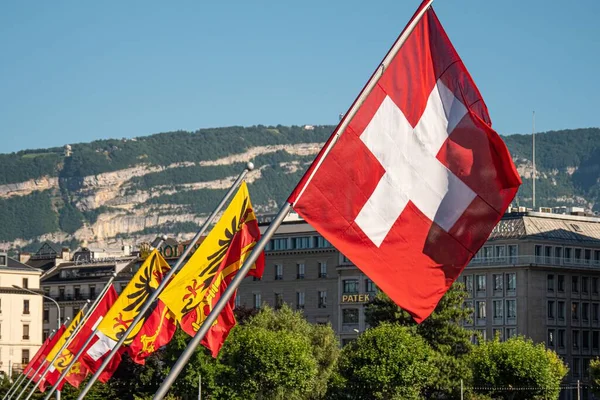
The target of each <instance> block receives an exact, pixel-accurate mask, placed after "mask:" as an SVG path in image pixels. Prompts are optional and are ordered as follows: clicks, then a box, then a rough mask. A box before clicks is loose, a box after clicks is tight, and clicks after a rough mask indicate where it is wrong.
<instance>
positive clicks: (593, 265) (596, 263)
mask: <svg viewBox="0 0 600 400" xmlns="http://www.w3.org/2000/svg"><path fill="white" fill-rule="evenodd" d="M511 265H543V266H548V267H553V266H556V267H577V268H582V269H586V268H589V269H597V268H600V260H586V259H583V258H579V259H575V258H565V257H546V256H536V255H533V254H532V255H520V256H505V257H479V258H474V259H472V260H471V262H470V263H469V265H468V266H469V267H473V268H475V267H481V266H484V267H485V266H490V267H491V266H494V267H497V266H511Z"/></svg>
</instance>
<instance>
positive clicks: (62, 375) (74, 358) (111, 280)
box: [44, 272, 117, 400]
mask: <svg viewBox="0 0 600 400" xmlns="http://www.w3.org/2000/svg"><path fill="white" fill-rule="evenodd" d="M116 277H117V273H116V272H114V273H113V276H112V277H111V278H110V279H109V281H108V282H107V283H106V288H107V289H106V290H104V291H103V292H104V295H106V293H107V292H108V290H109V289H110V285H112V283H113V281H114V280H115V278H116ZM104 295H102V296H101V297H99V298H103V297H104ZM90 315H91V314H90ZM96 332H98V327H97V326H96V328H95V329H94V332H92V334H91V335H90V336H89V337H88V338H87V340H86V341H85V343H84V345H83V346H82V347H81V348H80V349H79V351H77V354H75V356H74V357H73V359H72V360H71V362H70V363H69V365H67V367H66V368H65V369H64V370H63V372H62V374H61V375H60V377H59V378H58V380H57V381H56V383H55V384H54V386H52V388H51V389H50V390H49V392H48V395H47V396H46V397H45V398H44V400H49V399H50V396H52V393H54V392H55V391H56V389H58V385H60V383H61V382H62V381H63V379H65V377H66V376H67V375H68V374H69V371H70V370H71V367H72V366H73V365H74V364H75V362H77V360H79V357H81V355H82V354H83V352H84V351H85V350H86V348H87V346H88V345H89V344H90V342H91V341H92V339H94V337H95V336H96Z"/></svg>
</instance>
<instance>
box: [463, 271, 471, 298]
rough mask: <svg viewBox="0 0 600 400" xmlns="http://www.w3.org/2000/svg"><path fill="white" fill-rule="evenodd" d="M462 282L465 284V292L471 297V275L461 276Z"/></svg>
mask: <svg viewBox="0 0 600 400" xmlns="http://www.w3.org/2000/svg"><path fill="white" fill-rule="evenodd" d="M463 282H464V284H465V290H466V291H467V293H469V296H473V275H465V276H463Z"/></svg>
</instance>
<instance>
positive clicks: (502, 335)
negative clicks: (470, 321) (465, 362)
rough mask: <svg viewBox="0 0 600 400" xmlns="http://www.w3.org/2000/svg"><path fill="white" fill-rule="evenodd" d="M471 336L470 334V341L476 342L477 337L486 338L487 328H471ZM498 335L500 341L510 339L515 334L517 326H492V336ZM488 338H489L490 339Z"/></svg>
mask: <svg viewBox="0 0 600 400" xmlns="http://www.w3.org/2000/svg"><path fill="white" fill-rule="evenodd" d="M473 332H474V333H473V336H471V342H473V343H474V344H477V343H478V342H479V339H482V340H487V330H486V329H485V328H480V329H473ZM496 336H497V337H498V338H499V339H500V340H501V341H502V340H506V339H510V338H511V337H513V336H517V328H513V327H508V328H494V329H492V338H495V337H496ZM492 338H490V339H492Z"/></svg>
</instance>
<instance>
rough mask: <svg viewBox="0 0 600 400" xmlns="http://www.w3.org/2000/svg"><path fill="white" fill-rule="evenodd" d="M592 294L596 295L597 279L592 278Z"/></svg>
mask: <svg viewBox="0 0 600 400" xmlns="http://www.w3.org/2000/svg"><path fill="white" fill-rule="evenodd" d="M592 294H598V278H592Z"/></svg>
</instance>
